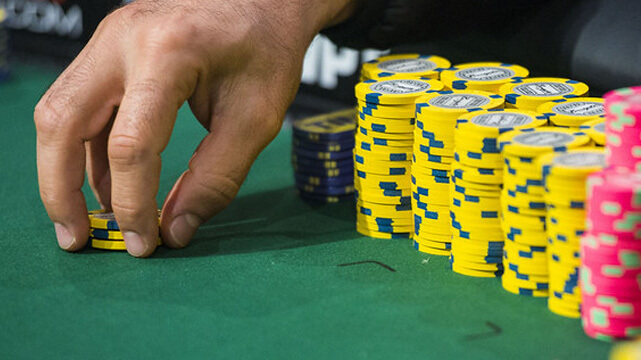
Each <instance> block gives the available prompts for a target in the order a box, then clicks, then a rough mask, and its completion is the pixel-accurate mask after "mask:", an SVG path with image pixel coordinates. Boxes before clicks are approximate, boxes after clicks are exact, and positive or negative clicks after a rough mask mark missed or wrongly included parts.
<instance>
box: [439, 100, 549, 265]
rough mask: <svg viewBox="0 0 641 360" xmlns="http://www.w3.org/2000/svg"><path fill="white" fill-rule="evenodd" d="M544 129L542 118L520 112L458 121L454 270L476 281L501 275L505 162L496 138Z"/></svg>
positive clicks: (454, 169)
mask: <svg viewBox="0 0 641 360" xmlns="http://www.w3.org/2000/svg"><path fill="white" fill-rule="evenodd" d="M546 124H547V119H546V118H545V117H544V116H542V115H539V114H537V113H534V112H531V111H525V110H516V109H507V110H504V109H492V110H482V111H475V112H472V113H469V114H466V115H463V116H461V117H460V118H459V119H458V121H457V125H456V130H455V131H454V140H455V148H454V150H455V153H454V159H455V160H454V162H453V163H452V188H451V191H450V195H451V203H450V205H451V214H452V226H453V236H452V257H451V261H452V265H453V269H454V271H457V272H461V270H460V269H469V270H476V272H474V273H472V274H473V276H484V277H492V276H497V275H500V274H502V272H503V264H502V257H503V232H502V229H501V219H500V212H501V204H500V196H501V185H502V183H503V160H502V158H501V152H500V151H499V148H498V145H497V139H498V137H499V135H500V134H502V133H505V132H508V131H511V130H514V129H527V128H535V127H540V126H543V125H546ZM462 273H463V274H469V272H465V271H463V272H462Z"/></svg>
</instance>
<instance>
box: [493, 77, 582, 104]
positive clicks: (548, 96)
mask: <svg viewBox="0 0 641 360" xmlns="http://www.w3.org/2000/svg"><path fill="white" fill-rule="evenodd" d="M588 90H589V87H588V86H587V85H586V84H584V83H582V82H579V81H576V80H569V79H563V78H545V77H540V78H528V79H514V80H512V81H511V82H510V83H509V84H505V85H503V86H501V87H500V89H499V94H500V95H501V96H503V97H504V98H505V104H506V107H516V108H519V109H524V110H532V111H536V110H537V108H538V107H539V106H540V105H542V104H544V103H546V102H549V101H554V100H561V99H567V98H573V97H577V96H583V95H585V94H587V92H588Z"/></svg>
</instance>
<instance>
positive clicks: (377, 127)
mask: <svg viewBox="0 0 641 360" xmlns="http://www.w3.org/2000/svg"><path fill="white" fill-rule="evenodd" d="M375 121H378V122H375ZM358 124H359V126H360V127H361V128H363V129H367V131H368V132H370V133H371V134H372V135H375V134H385V135H400V136H407V135H410V134H412V132H413V131H414V125H413V124H412V125H408V124H407V123H404V122H400V121H399V122H394V123H392V122H391V121H381V120H380V119H375V120H374V122H371V121H369V120H359V123H358Z"/></svg>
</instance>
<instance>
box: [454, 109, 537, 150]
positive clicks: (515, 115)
mask: <svg viewBox="0 0 641 360" xmlns="http://www.w3.org/2000/svg"><path fill="white" fill-rule="evenodd" d="M546 124H547V118H546V117H545V116H543V115H541V114H539V113H536V112H533V111H527V110H517V109H490V110H482V111H475V112H472V113H469V114H465V115H463V116H461V117H459V118H458V120H457V124H456V131H455V134H461V135H468V136H469V137H470V138H474V137H475V138H479V139H481V140H483V139H485V138H487V137H489V138H494V139H496V138H497V137H498V136H499V135H501V134H503V133H505V132H508V131H510V130H515V129H526V128H536V127H541V126H544V125H546ZM481 135H482V136H483V137H481ZM463 145H465V143H463ZM483 145H484V144H481V147H482V146H483Z"/></svg>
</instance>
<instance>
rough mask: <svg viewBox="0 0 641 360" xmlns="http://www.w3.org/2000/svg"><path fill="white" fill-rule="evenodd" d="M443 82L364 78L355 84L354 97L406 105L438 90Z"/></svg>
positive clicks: (371, 102)
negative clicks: (429, 92) (364, 79)
mask: <svg viewBox="0 0 641 360" xmlns="http://www.w3.org/2000/svg"><path fill="white" fill-rule="evenodd" d="M442 89H443V83H441V82H440V81H438V80H434V79H429V78H423V79H392V80H383V79H381V80H366V81H363V82H360V83H358V84H357V85H356V89H355V92H356V98H357V99H358V100H360V101H362V102H365V103H369V104H383V105H407V104H413V103H414V101H415V100H416V98H418V97H419V96H421V95H423V94H425V93H426V92H428V91H440V90H442Z"/></svg>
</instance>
